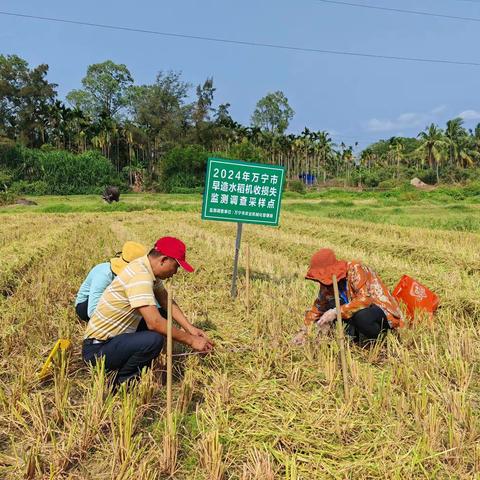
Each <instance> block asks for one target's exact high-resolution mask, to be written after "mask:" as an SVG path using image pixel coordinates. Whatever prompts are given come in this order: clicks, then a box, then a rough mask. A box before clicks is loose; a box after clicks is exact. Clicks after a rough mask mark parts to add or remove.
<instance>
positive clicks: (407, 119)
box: [366, 105, 446, 132]
mask: <svg viewBox="0 0 480 480" xmlns="http://www.w3.org/2000/svg"><path fill="white" fill-rule="evenodd" d="M445 108H446V107H445V106H444V105H441V106H439V107H436V108H434V109H433V110H431V111H430V112H426V113H418V112H408V113H402V114H400V115H399V116H398V117H396V118H394V119H378V118H372V119H370V120H369V121H368V122H367V124H366V129H367V130H369V131H370V132H391V131H395V130H404V129H408V128H416V127H422V128H423V127H425V125H426V124H428V123H430V122H432V121H434V119H435V117H436V116H437V115H440V114H441V113H442V112H443V111H444V110H445Z"/></svg>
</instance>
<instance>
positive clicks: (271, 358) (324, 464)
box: [0, 200, 480, 480]
mask: <svg viewBox="0 0 480 480" xmlns="http://www.w3.org/2000/svg"><path fill="white" fill-rule="evenodd" d="M298 202H299V200H296V203H298ZM192 205H193V206H192ZM102 208H103V207H102ZM344 208H345V209H346V210H348V208H349V207H348V206H346V207H344ZM356 208H359V206H356ZM186 210H187V211H181V209H179V211H159V210H156V209H146V210H143V209H142V210H141V211H132V212H122V211H116V212H111V213H105V212H103V211H102V212H86V213H82V212H80V211H79V212H71V213H30V212H29V211H27V210H21V211H11V212H8V211H6V212H3V213H2V215H1V218H0V220H1V226H0V257H1V258H2V265H1V267H0V292H1V295H0V312H1V323H0V362H1V364H0V372H1V374H0V478H2V479H24V478H27V479H57V478H58V479H106V478H112V479H124V480H126V479H133V478H134V479H136V480H151V479H159V478H175V479H205V480H219V479H241V480H247V479H248V480H254V479H258V480H259V479H264V480H273V479H285V480H299V479H324V478H326V479H329V478H331V479H355V480H356V479H372V478H382V479H411V478H421V479H451V478H454V479H474V478H479V476H480V473H479V472H480V415H479V406H480V382H479V380H480V366H479V365H480V363H479V358H480V355H479V353H480V349H479V347H480V333H479V331H480V330H479V323H480V234H479V233H477V232H475V231H473V232H465V231H454V230H447V229H442V228H421V227H419V226H416V225H410V226H400V225H392V224H387V223H382V222H379V221H378V219H375V218H371V219H370V220H369V219H368V218H367V219H366V218H362V220H355V219H349V218H341V216H339V217H338V218H333V217H322V216H315V215H312V214H311V212H309V211H306V212H305V213H301V212H298V211H296V212H289V211H288V208H286V209H285V210H286V211H285V212H284V213H283V214H282V218H281V224H280V227H278V228H272V227H259V226H252V225H246V226H245V227H244V236H243V244H244V245H245V243H248V244H249V248H250V258H251V282H250V285H251V289H250V311H247V302H246V294H245V267H246V265H245V257H244V256H241V258H240V267H241V268H240V277H239V296H238V298H237V299H236V300H235V301H233V300H231V298H230V281H231V271H232V261H233V248H234V241H235V225H232V224H229V223H220V222H216V223H214V222H202V221H201V220H200V215H199V205H198V202H197V203H195V202H193V203H192V202H191V200H189V206H188V208H187V209H186ZM197 210H198V211H197ZM306 210H308V209H306ZM422 212H423V215H424V217H425V224H426V225H430V224H431V223H432V222H431V220H432V216H433V215H435V210H434V208H433V207H432V209H431V210H430V209H428V208H424V209H422ZM417 214H418V215H420V214H419V213H418V212H417ZM476 214H477V211H476V210H475V208H474V207H472V213H471V215H472V221H477V219H475V216H476ZM417 225H421V222H420V221H419V222H418V224H417ZM164 235H174V236H177V237H179V238H181V239H183V240H184V241H185V243H186V244H187V245H188V247H189V252H188V257H189V261H191V263H192V264H193V265H194V266H196V267H197V271H196V272H195V273H194V274H191V275H189V274H184V273H182V274H179V275H177V276H176V277H175V279H174V282H173V288H174V292H175V293H174V296H175V298H176V300H177V301H178V303H179V304H180V305H181V306H182V308H183V309H184V311H185V312H186V313H187V315H188V317H189V319H190V320H191V321H192V323H195V324H197V325H199V326H201V327H202V328H205V329H207V330H208V332H209V334H210V335H211V336H212V337H213V338H214V339H215V341H216V345H217V347H216V350H215V353H213V354H211V355H209V356H207V357H200V356H198V355H191V356H187V355H181V356H177V357H175V362H174V363H175V380H174V390H173V396H174V405H175V418H174V420H175V422H174V425H175V432H174V433H175V435H174V437H169V436H168V435H167V434H166V424H165V407H166V394H165V387H164V386H163V381H164V366H163V365H164V361H163V360H164V359H163V358H160V359H159V360H158V361H157V362H156V363H155V365H154V368H153V369H152V370H151V371H149V372H148V373H147V374H146V375H144V377H143V378H142V380H141V382H140V383H139V384H138V386H137V387H136V388H134V389H132V390H130V391H124V390H120V391H119V392H118V393H117V394H116V395H112V394H111V393H109V390H108V389H107V387H106V380H105V376H104V375H103V372H102V371H101V369H100V368H97V369H89V368H87V367H86V366H85V365H84V364H83V363H82V361H81V357H80V348H81V340H82V335H83V330H84V324H82V323H80V322H79V321H78V320H77V319H76V317H75V312H74V307H73V301H74V298H75V294H76V291H77V289H78V287H79V285H80V283H81V282H82V280H83V278H84V277H85V275H86V274H87V272H88V271H89V270H90V268H91V267H92V266H94V265H95V264H97V263H99V262H101V261H105V259H108V258H110V256H112V254H113V253H114V252H116V251H118V250H119V249H120V248H121V245H122V243H123V242H124V241H126V240H136V241H140V242H144V243H145V244H148V245H150V244H153V242H154V240H155V239H156V238H157V237H159V236H164ZM321 247H331V248H334V249H335V251H336V253H337V255H338V256H339V257H340V258H345V259H360V260H363V261H364V262H365V263H367V264H368V265H370V266H372V267H374V268H375V269H376V270H377V271H378V272H379V273H380V275H381V276H382V278H383V279H384V281H385V282H386V283H387V284H388V285H389V286H390V287H391V288H393V287H394V286H395V284H396V282H397V281H398V280H399V279H400V277H401V276H402V274H404V273H407V274H409V275H411V276H413V277H415V278H417V279H418V280H419V281H421V282H422V283H425V284H426V285H427V286H429V287H430V288H432V289H433V290H434V291H435V292H436V293H438V294H439V295H440V297H441V308H440V309H439V311H438V313H437V315H436V317H435V320H434V322H433V324H432V325H430V324H428V323H423V324H419V325H416V326H415V327H414V328H406V329H404V330H402V331H401V332H400V334H399V335H398V336H394V335H389V336H388V337H387V339H386V341H385V342H384V343H383V344H379V345H377V346H375V347H374V348H367V349H361V348H359V347H356V346H354V345H349V346H347V358H348V364H349V381H350V386H351V387H350V389H351V396H350V399H349V400H348V401H345V399H344V396H343V389H342V375H341V371H340V368H339V367H340V364H339V360H338V347H337V344H336V342H335V339H334V337H333V336H332V337H327V338H324V339H322V340H321V341H317V340H316V339H315V336H314V335H312V337H311V338H310V340H309V342H308V343H307V345H305V346H304V347H301V348H298V347H293V346H292V345H291V344H290V339H291V338H292V336H293V335H294V334H295V333H296V332H297V331H298V329H299V327H300V326H301V325H302V319H303V314H304V311H305V310H306V309H307V308H309V307H310V305H311V303H312V302H313V300H314V298H315V295H316V293H317V292H316V288H315V285H313V284H312V283H310V282H306V281H305V280H304V279H303V276H304V274H305V271H306V267H307V264H308V261H309V258H310V256H311V254H312V253H314V252H315V250H317V249H319V248H321ZM58 338H70V339H72V342H73V348H72V350H71V351H70V352H69V354H68V355H66V356H64V357H62V358H61V359H60V361H59V362H57V364H56V366H55V368H54V374H53V376H52V377H51V378H50V379H48V380H47V381H43V382H40V381H39V380H38V377H37V374H38V372H39V370H40V368H41V366H42V363H43V362H44V360H45V359H46V356H47V355H48V353H49V351H50V349H51V348H52V347H53V345H54V343H55V341H56V340H57V339H58ZM175 350H176V352H177V353H181V352H183V350H182V349H180V348H178V347H176V349H175Z"/></svg>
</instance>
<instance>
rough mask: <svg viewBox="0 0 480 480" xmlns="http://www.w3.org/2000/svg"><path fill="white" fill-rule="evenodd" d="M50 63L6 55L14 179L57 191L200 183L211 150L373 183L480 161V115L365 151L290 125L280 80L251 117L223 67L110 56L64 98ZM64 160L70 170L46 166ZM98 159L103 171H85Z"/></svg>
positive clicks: (1, 80)
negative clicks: (220, 86)
mask: <svg viewBox="0 0 480 480" xmlns="http://www.w3.org/2000/svg"><path fill="white" fill-rule="evenodd" d="M48 70H49V67H48V65H46V64H42V65H38V66H36V67H30V66H29V64H28V63H27V62H26V61H25V60H24V59H22V58H20V57H18V56H16V55H8V56H5V55H0V155H1V158H0V167H1V168H2V172H1V173H0V181H2V180H3V183H4V184H7V183H8V182H9V181H10V182H14V183H17V184H18V182H20V181H23V182H27V183H33V182H44V183H45V184H47V186H45V185H44V184H37V185H36V187H35V189H36V190H42V188H43V189H44V190H45V189H46V190H47V191H48V192H51V193H53V191H55V192H59V193H66V192H71V193H73V192H74V191H77V192H78V193H81V192H83V191H85V190H86V186H85V182H92V183H91V184H90V186H91V187H92V188H99V187H100V186H101V184H102V182H107V181H109V182H110V183H119V182H120V183H121V182H124V184H125V185H128V186H130V187H132V188H134V189H142V188H157V189H161V190H164V191H171V190H174V189H181V188H195V187H200V186H201V185H202V181H203V171H204V167H205V162H206V159H207V158H208V156H209V155H210V154H214V155H218V156H220V155H221V156H224V157H229V158H239V159H245V160H252V161H259V162H266V163H275V164H280V165H283V166H285V167H286V171H287V178H289V179H290V180H298V179H303V180H305V179H307V180H308V181H309V182H314V183H325V182H329V181H331V180H332V179H337V180H338V179H341V180H342V181H343V182H344V183H345V184H349V185H358V184H361V185H367V186H377V185H379V184H382V182H392V181H400V180H402V179H407V178H411V177H412V176H419V177H420V178H422V179H424V180H427V181H429V182H439V181H441V180H445V181H463V180H466V179H468V178H469V177H471V176H474V175H475V173H472V172H475V171H476V170H475V169H476V168H478V167H479V166H480V126H477V128H476V129H475V130H473V131H469V130H467V129H466V128H465V127H464V125H463V121H462V120H461V119H459V118H456V119H453V120H450V121H449V122H448V123H447V125H446V128H445V129H441V128H440V127H439V126H437V125H434V124H432V125H430V126H429V127H427V128H426V129H425V131H423V132H420V133H419V135H418V136H417V137H416V138H404V137H394V138H390V139H387V140H381V141H379V142H377V143H374V144H372V145H370V146H368V147H367V148H366V149H364V150H363V151H362V152H361V153H360V154H358V155H354V146H351V145H345V144H343V143H341V144H339V145H337V144H335V143H334V142H333V140H332V138H331V136H330V135H329V133H328V132H326V131H312V130H310V129H308V128H305V129H304V130H303V131H302V132H301V133H299V134H291V133H288V127H289V124H290V121H291V120H292V118H293V116H294V113H295V112H294V110H293V109H292V107H291V106H290V104H289V102H288V99H287V98H286V96H285V95H284V93H283V92H280V91H276V92H271V93H268V94H267V95H265V97H263V98H261V99H260V100H259V101H258V103H257V105H256V107H255V109H254V111H253V113H252V116H251V124H250V125H242V124H240V123H238V122H236V121H235V120H234V119H233V118H232V116H231V114H230V111H229V109H230V104H229V103H223V104H220V105H217V104H216V102H215V92H216V87H215V84H214V80H213V78H212V77H208V78H206V79H205V81H204V82H203V83H201V84H199V85H196V86H194V85H192V84H191V83H189V82H188V81H186V80H184V79H183V78H182V75H181V73H179V72H174V71H160V72H159V73H158V74H157V76H156V78H155V79H154V81H153V82H152V83H150V84H145V85H138V84H136V83H135V81H134V78H133V76H132V74H131V72H130V71H129V69H128V68H127V66H126V65H123V64H116V63H114V62H112V61H111V60H107V61H105V62H103V63H98V64H93V65H90V66H89V67H88V69H87V71H86V74H85V76H84V78H83V79H82V80H81V88H79V89H76V90H73V91H71V92H69V93H68V94H67V96H66V99H65V101H62V100H60V99H59V97H58V94H57V87H58V85H56V84H54V83H51V82H50V81H49V80H48ZM36 150H40V152H41V153H39V152H36V153H35V151H36ZM56 151H61V152H64V153H62V154H59V153H55V152H56ZM88 152H98V154H101V155H98V154H92V153H88ZM77 157H78V159H76V158H77ZM75 159H76V160H75ZM85 159H89V160H88V161H85ZM102 159H103V160H102ZM29 162H30V163H29ZM52 162H53V163H52ZM55 162H59V163H58V165H59V169H58V171H59V172H63V173H62V174H54V173H53V169H52V168H50V167H47V166H46V165H47V164H48V165H51V164H54V163H55ZM102 162H103V163H102ZM100 163H102V165H103V166H101V167H100ZM39 165H43V166H41V167H39ZM90 166H91V172H92V175H90V176H89V174H88V173H80V170H81V168H87V169H88V168H90ZM99 168H100V169H101V170H102V172H103V173H102V174H98V169H99ZM79 169H80V170H79ZM27 172H30V173H27ZM32 172H35V173H32ZM54 182H55V183H54ZM60 185H61V186H60ZM76 186H78V188H76ZM22 188H24V190H28V188H29V187H28V186H27V185H26V184H24V185H23V187H22ZM32 188H33V187H32Z"/></svg>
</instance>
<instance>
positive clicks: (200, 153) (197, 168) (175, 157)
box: [160, 145, 208, 193]
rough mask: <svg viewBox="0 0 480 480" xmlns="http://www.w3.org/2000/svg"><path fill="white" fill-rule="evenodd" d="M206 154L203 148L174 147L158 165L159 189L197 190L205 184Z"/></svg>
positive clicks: (170, 190)
mask: <svg viewBox="0 0 480 480" xmlns="http://www.w3.org/2000/svg"><path fill="white" fill-rule="evenodd" d="M207 160H208V153H207V152H206V150H204V148H203V147H200V146H198V145H190V146H187V147H175V148H173V149H172V150H170V152H168V153H167V154H166V155H165V157H163V159H162V162H161V165H160V189H161V190H162V191H164V192H168V193H169V192H172V191H173V190H174V189H176V188H186V189H190V188H197V187H202V186H203V185H204V183H205V169H206V166H207Z"/></svg>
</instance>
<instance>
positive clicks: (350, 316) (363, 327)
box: [293, 248, 403, 345]
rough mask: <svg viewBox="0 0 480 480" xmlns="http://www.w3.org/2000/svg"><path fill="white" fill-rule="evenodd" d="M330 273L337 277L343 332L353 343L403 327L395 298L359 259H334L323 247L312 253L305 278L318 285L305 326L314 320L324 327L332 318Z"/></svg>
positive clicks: (334, 315) (302, 336)
mask: <svg viewBox="0 0 480 480" xmlns="http://www.w3.org/2000/svg"><path fill="white" fill-rule="evenodd" d="M332 275H336V277H337V281H338V289H339V294H340V305H341V307H340V311H341V315H342V319H343V320H344V321H345V324H346V331H347V333H348V335H349V336H350V337H352V339H353V340H354V341H355V342H357V343H362V342H363V341H368V340H375V339H377V338H378V337H379V336H380V335H382V334H383V333H385V332H386V331H388V330H389V329H396V328H399V327H401V326H403V320H402V312H401V310H400V307H399V305H398V303H397V300H396V299H395V298H394V297H393V296H392V294H391V293H390V292H389V291H388V289H387V287H386V286H385V285H384V283H383V282H382V280H381V279H380V277H379V276H378V275H377V273H376V272H374V271H373V270H372V269H371V268H369V267H367V266H366V265H363V264H362V263H360V262H355V261H350V262H347V261H344V260H337V258H336V256H335V253H334V252H333V250H330V249H328V248H324V249H322V250H319V251H318V252H317V253H315V254H314V255H313V257H312V259H311V261H310V268H309V270H308V272H307V275H306V277H305V278H306V279H307V280H312V281H314V282H318V283H319V284H320V290H319V292H318V297H317V299H316V300H315V302H314V304H313V306H312V308H311V309H310V310H309V311H308V312H307V313H306V315H305V325H306V327H308V326H309V325H312V324H313V323H316V324H317V326H318V327H319V328H320V330H325V329H327V328H328V327H329V326H330V325H332V324H333V322H334V321H335V320H336V318H337V310H336V308H335V297H334V292H333V279H332ZM306 327H303V328H302V330H301V331H300V332H299V333H298V334H297V335H296V336H295V338H294V339H293V343H294V344H297V345H302V344H303V343H304V342H305V339H306V332H307V328H306Z"/></svg>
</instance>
